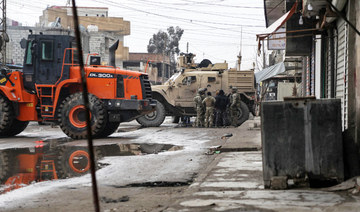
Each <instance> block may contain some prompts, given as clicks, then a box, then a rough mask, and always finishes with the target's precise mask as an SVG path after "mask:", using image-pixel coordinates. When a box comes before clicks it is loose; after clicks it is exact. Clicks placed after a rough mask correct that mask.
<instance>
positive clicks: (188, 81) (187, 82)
mask: <svg viewBox="0 0 360 212" xmlns="http://www.w3.org/2000/svg"><path fill="white" fill-rule="evenodd" d="M194 82H196V76H188V77H186V78H184V79H183V81H182V83H183V85H190V84H191V83H194Z"/></svg>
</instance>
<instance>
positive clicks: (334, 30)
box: [264, 0, 360, 176]
mask: <svg viewBox="0 0 360 212" xmlns="http://www.w3.org/2000/svg"><path fill="white" fill-rule="evenodd" d="M330 2H331V4H330V3H329V2H328V1H327V0H287V1H281V0H264V6H265V7H264V8H265V17H266V21H267V27H268V28H271V27H272V28H275V29H276V28H281V27H285V29H286V34H285V36H284V37H285V48H284V49H283V50H282V52H283V55H284V58H285V61H287V60H289V59H290V58H293V59H294V58H297V59H298V60H301V64H302V82H301V84H302V96H315V97H316V98H317V99H320V98H337V99H341V110H342V111H341V116H342V129H343V137H344V148H345V152H346V158H345V159H346V161H347V165H348V173H347V174H348V176H356V175H359V174H360V89H359V86H360V79H359V77H357V76H359V74H360V73H359V72H360V33H359V31H360V16H359V15H358V14H357V11H360V1H358V0H333V1H330ZM294 5H295V6H294ZM294 8H295V9H294ZM291 13H293V14H291ZM280 19H282V20H283V22H282V23H280V24H279V23H278V21H277V20H280ZM273 24H278V25H279V26H272V25H273ZM280 25H281V26H280ZM274 32H275V31H273V32H268V33H269V35H271V34H272V33H274ZM269 35H268V36H267V37H266V38H265V39H268V37H269Z"/></svg>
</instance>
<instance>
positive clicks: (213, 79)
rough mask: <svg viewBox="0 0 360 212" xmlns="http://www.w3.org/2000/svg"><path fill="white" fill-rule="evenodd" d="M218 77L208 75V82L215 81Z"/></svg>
mask: <svg viewBox="0 0 360 212" xmlns="http://www.w3.org/2000/svg"><path fill="white" fill-rule="evenodd" d="M215 81H216V78H215V77H208V82H215Z"/></svg>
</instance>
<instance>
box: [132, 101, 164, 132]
mask: <svg viewBox="0 0 360 212" xmlns="http://www.w3.org/2000/svg"><path fill="white" fill-rule="evenodd" d="M164 119H165V107H164V105H163V104H162V103H161V102H159V101H157V104H156V108H155V111H154V112H151V113H149V114H147V115H144V116H141V117H139V118H137V119H136V121H137V122H138V123H139V124H141V126H143V127H158V126H160V125H161V124H162V123H163V122H164Z"/></svg>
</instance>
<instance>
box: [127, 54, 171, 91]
mask: <svg viewBox="0 0 360 212" xmlns="http://www.w3.org/2000/svg"><path fill="white" fill-rule="evenodd" d="M124 68H125V69H128V70H136V71H142V72H145V71H146V72H147V73H148V74H149V80H150V82H151V83H152V84H153V85H156V84H162V83H163V82H165V81H166V80H167V79H169V78H170V77H171V75H173V74H174V73H173V72H171V70H170V57H169V56H164V55H162V54H154V53H129V60H127V61H124Z"/></svg>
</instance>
